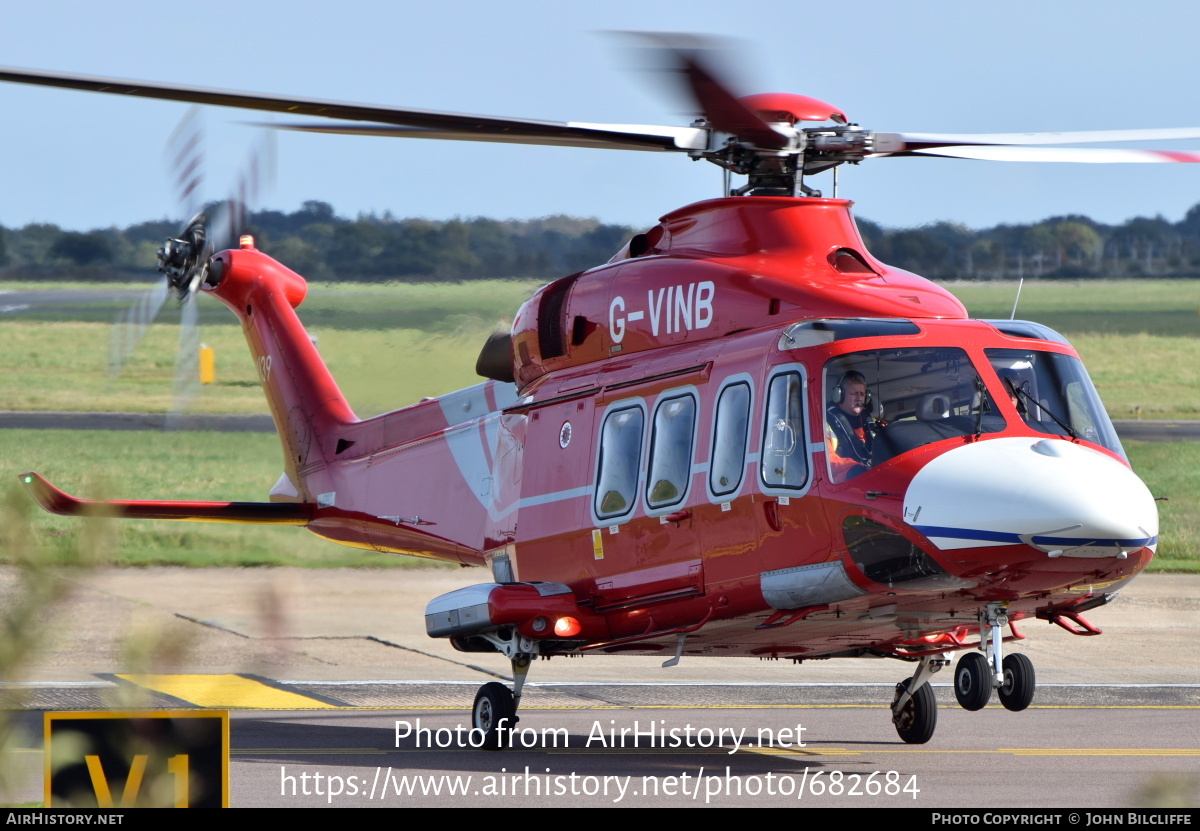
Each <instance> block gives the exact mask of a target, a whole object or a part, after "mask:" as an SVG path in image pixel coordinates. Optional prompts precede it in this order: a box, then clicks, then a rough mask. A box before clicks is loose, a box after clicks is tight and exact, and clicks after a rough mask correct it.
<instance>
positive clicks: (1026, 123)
mask: <svg viewBox="0 0 1200 831" xmlns="http://www.w3.org/2000/svg"><path fill="white" fill-rule="evenodd" d="M338 7H341V8H344V9H346V10H344V11H335V8H338ZM1197 24H1200V7H1197V5H1196V4H1195V3H1194V2H1162V3H1144V4H1139V5H1136V6H1135V5H1130V4H1129V3H1117V2H1113V0H1092V2H1052V1H1048V0H1041V1H1040V2H1022V0H1015V1H1013V0H1010V2H1007V3H1004V4H989V5H986V6H985V5H984V4H981V3H960V4H948V3H882V2H871V0H866V1H865V2H864V1H863V0H860V2H855V3H829V2H820V3H815V2H804V1H803V0H784V1H783V2H773V0H744V1H743V2H741V3H729V2H724V1H722V2H715V1H712V2H710V0H691V2H688V3H665V2H660V3H653V2H649V3H648V2H646V0H638V2H630V1H629V0H606V2H603V3H592V4H579V3H563V2H527V0H526V1H523V0H517V1H516V2H510V3H485V2H465V3H462V2H454V0H446V2H443V3H441V4H439V5H438V6H437V8H433V4H430V3H424V2H422V3H412V2H390V3H384V2H368V1H367V0H364V1H363V2H354V0H350V1H349V2H345V3H342V4H338V6H335V5H334V4H331V3H328V2H322V3H316V2H304V0H291V2H286V3H285V2H278V3H276V2H250V3H247V2H226V1H225V0H206V2H204V3H200V4H192V5H189V4H179V3H175V4H171V3H162V2H122V1H121V0H115V1H114V2H110V3H105V4H98V3H94V2H54V0H49V2H46V3H41V4H33V3H20V4H9V5H8V6H7V7H6V9H5V12H4V16H3V23H2V24H0V25H2V26H3V29H4V38H3V41H4V49H3V52H2V55H0V64H4V65H8V66H17V67H28V68H37V69H48V70H57V71H64V72H80V73H88V74H96V75H109V76H115V77H124V78H134V79H147V80H157V81H165V82H173V83H185V84H196V85H202V86H210V87H219V88H226V89H240V90H248V91H256V92H275V93H292V94H297V95H307V96H313V97H321V98H330V99H339V100H347V101H360V102H367V103H379V104H394V105H398V106H409V107H416V108H426V109H440V110H449V111H457V112H473V113H481V114H489V115H492V114H494V115H509V116H518V117H528V118H543V119H550V120H561V121H596V122H606V121H607V122H619V123H621V122H623V123H644V124H686V123H687V122H688V121H689V120H690V114H689V113H686V112H683V109H684V108H683V105H682V103H681V102H680V101H678V100H676V99H673V98H672V97H671V96H670V95H669V94H667V92H666V91H665V90H664V89H662V88H661V87H659V86H657V85H655V84H654V83H652V82H651V79H649V78H647V77H646V76H645V75H639V74H638V73H636V72H632V71H629V68H628V65H629V63H630V61H629V58H628V56H626V55H623V54H622V53H621V52H620V50H619V49H617V48H615V47H614V44H613V41H612V39H611V38H606V37H605V36H603V35H602V34H599V33H600V32H603V31H611V30H631V29H636V30H659V31H668V30H674V31H695V32H710V33H716V34H721V35H727V36H733V37H736V38H739V39H741V40H742V41H743V42H744V44H745V50H744V61H743V62H742V65H741V67H740V69H741V73H740V74H741V77H742V79H743V81H744V90H743V91H744V92H746V93H750V92H762V91H790V92H801V93H805V94H808V95H813V96H816V97H818V98H822V99H824V100H827V101H829V102H831V103H833V104H835V105H836V106H839V107H841V108H842V109H843V110H844V111H845V112H846V113H847V114H849V116H850V117H851V119H852V120H854V121H857V122H859V123H861V124H862V125H863V126H865V127H867V128H870V129H877V130H897V131H906V130H907V131H943V132H951V131H954V132H1001V131H1004V132H1011V131H1038V130H1097V129H1105V128H1122V127H1168V126H1193V125H1198V124H1200V95H1198V93H1197V77H1198V76H1200V73H1198V72H1197V70H1198V69H1200V57H1198V53H1200V49H1198V46H1197V33H1198V32H1200V26H1198V25H1197ZM0 106H2V107H3V120H2V121H0V124H2V126H0V183H2V186H3V189H2V191H0V192H2V193H3V199H0V224H3V225H5V226H9V227H13V226H20V225H23V224H25V223H27V222H34V221H37V222H55V223H58V224H60V225H63V226H65V227H69V228H79V229H83V228H91V227H98V226H107V225H114V224H115V225H125V224H128V223H131V222H135V221H139V220H143V219H151V218H161V217H168V216H171V217H173V216H175V215H177V214H178V212H179V209H178V208H177V207H176V206H175V205H174V204H173V198H172V196H171V189H170V187H169V186H168V183H167V178H166V175H165V167H164V162H163V153H162V149H163V146H164V144H165V141H166V138H167V136H168V135H169V134H170V132H171V130H172V129H173V127H174V126H175V124H176V123H177V122H178V121H179V119H180V118H181V117H182V116H183V114H184V113H185V112H186V109H187V107H186V105H183V104H173V103H168V102H147V101H138V100H120V99H117V98H115V97H112V96H101V95H95V94H88V93H75V92H67V91H61V90H52V89H45V88H37V87H20V86H15V85H9V84H0ZM262 117H263V116H261V115H257V114H252V113H241V112H239V111H236V110H229V109H219V108H213V109H209V110H208V111H207V113H206V119H207V123H208V128H209V129H208V132H209V138H210V147H211V150H210V157H211V158H210V162H211V164H210V174H209V186H208V196H209V197H210V198H216V197H219V196H221V195H222V194H223V191H224V190H225V188H226V187H227V185H226V184H224V183H225V182H228V181H230V180H231V179H232V176H233V170H234V169H235V168H236V166H237V164H239V163H240V161H241V158H242V157H243V155H244V153H245V148H246V147H247V146H248V145H249V143H250V137H251V135H252V134H251V131H250V129H249V128H247V127H244V126H240V125H239V122H240V121H248V120H255V119H261V118H262ZM1152 146H1164V147H1168V148H1172V149H1190V150H1196V149H1200V143H1198V142H1182V143H1176V144H1168V145H1152ZM278 150H279V162H278V180H277V184H276V186H275V188H274V190H273V191H272V192H271V193H270V194H269V196H268V197H267V198H266V200H265V205H266V206H267V207H276V208H281V209H285V210H292V209H295V208H296V207H298V206H299V204H300V202H301V201H303V200H305V199H320V200H324V201H327V202H330V203H332V204H333V205H334V207H335V209H336V210H337V211H338V213H340V214H342V215H346V216H354V215H356V214H358V213H360V212H369V211H375V212H383V211H391V212H392V213H393V214H395V215H397V216H401V217H403V216H430V217H437V218H445V217H452V216H480V215H482V216H492V217H499V218H505V217H517V218H525V217H534V216H544V215H547V214H554V213H567V214H572V215H577V216H596V217H599V218H600V219H602V220H605V221H611V222H623V223H629V224H633V225H638V226H642V225H648V224H651V223H653V222H654V221H655V219H656V218H657V217H658V216H660V215H661V214H664V213H666V212H667V211H670V210H672V209H674V208H676V207H679V206H680V205H682V204H685V203H687V202H691V201H695V200H698V199H702V198H708V197H710V196H716V195H718V191H719V187H720V172H719V171H718V170H717V168H715V167H713V166H712V165H708V164H704V163H693V162H691V161H689V160H688V159H687V158H686V157H683V156H674V155H667V154H652V153H632V152H617V151H601V150H584V149H570V148H536V147H534V148H527V147H512V146H504V145H483V144H477V143H462V142H416V141H410V142H405V141H402V140H397V139H383V138H358V137H342V136H325V135H298V134H287V133H285V134H281V135H280V136H279V140H278ZM842 171H843V172H842V188H843V190H842V194H841V195H843V196H848V197H850V198H852V199H854V200H855V201H856V202H857V209H856V210H857V213H859V214H860V215H861V216H865V217H868V218H871V219H874V220H876V221H878V222H882V223H884V224H885V225H891V226H909V225H920V224H924V223H927V222H932V221H936V220H942V219H946V220H954V221H959V222H963V223H965V224H967V225H970V226H973V227H979V226H985V225H991V224H995V223H999V222H1024V221H1031V220H1037V219H1041V218H1044V217H1047V216H1051V215H1055V214H1064V213H1085V214H1088V215H1090V216H1092V217H1094V218H1096V219H1098V220H1101V221H1106V222H1119V221H1122V220H1124V219H1127V218H1129V217H1131V216H1135V215H1139V214H1141V215H1154V214H1159V213H1161V214H1163V215H1164V216H1166V217H1167V218H1169V219H1172V220H1175V219H1178V218H1180V217H1181V216H1182V215H1183V214H1184V212H1185V211H1186V210H1187V209H1188V208H1189V207H1191V206H1192V205H1193V204H1195V203H1196V202H1200V165H1057V164H1051V165H1048V164H1011V163H1009V164H1000V163H995V162H974V161H956V160H949V159H891V160H889V159H877V160H873V161H871V160H868V161H867V162H865V163H864V164H862V165H861V166H859V167H856V168H849V167H843V168H842Z"/></svg>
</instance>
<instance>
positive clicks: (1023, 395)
mask: <svg viewBox="0 0 1200 831" xmlns="http://www.w3.org/2000/svg"><path fill="white" fill-rule="evenodd" d="M1004 383H1005V385H1006V386H1007V387H1008V388H1009V390H1010V391H1011V392H1012V394H1013V395H1015V396H1017V398H1019V399H1020V400H1021V401H1024V402H1025V411H1026V412H1027V413H1028V414H1029V415H1031V416H1032V415H1033V411H1032V410H1030V409H1029V406H1030V404H1032V405H1033V406H1034V407H1037V408H1038V409H1039V410H1041V411H1042V412H1043V413H1045V414H1046V415H1048V416H1050V418H1051V420H1052V421H1053V422H1054V423H1055V424H1057V425H1058V426H1059V427H1061V428H1063V429H1064V430H1066V431H1067V434H1068V435H1069V436H1070V437H1071V439H1072V440H1073V441H1079V434H1078V433H1076V432H1075V429H1074V428H1073V427H1071V425H1070V424H1068V423H1067V422H1065V421H1063V420H1062V419H1061V418H1059V417H1058V416H1056V415H1055V414H1054V413H1052V412H1050V410H1048V409H1046V408H1045V407H1043V406H1042V405H1041V404H1039V403H1038V402H1037V401H1034V400H1033V396H1032V395H1030V394H1029V393H1028V392H1026V391H1025V387H1024V385H1021V386H1014V385H1013V382H1012V381H1011V380H1009V379H1008V378H1005V379H1004Z"/></svg>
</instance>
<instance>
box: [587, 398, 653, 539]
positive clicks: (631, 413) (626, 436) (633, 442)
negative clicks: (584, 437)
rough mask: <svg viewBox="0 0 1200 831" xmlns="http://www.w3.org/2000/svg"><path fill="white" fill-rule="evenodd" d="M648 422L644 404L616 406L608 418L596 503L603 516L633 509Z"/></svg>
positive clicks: (602, 448) (621, 514)
mask: <svg viewBox="0 0 1200 831" xmlns="http://www.w3.org/2000/svg"><path fill="white" fill-rule="evenodd" d="M644 423H645V415H644V413H643V412H642V409H641V408H640V407H626V408H624V409H620V410H614V411H613V412H611V413H609V414H608V415H607V416H606V417H605V419H604V427H603V429H602V430H601V431H600V463H599V474H598V476H597V478H596V505H595V507H596V516H598V517H599V518H601V519H614V518H616V517H621V516H625V515H626V514H628V513H629V512H630V511H631V510H632V509H633V500H634V495H635V494H636V493H637V479H638V463H639V462H640V460H641V456H642V428H643V426H644Z"/></svg>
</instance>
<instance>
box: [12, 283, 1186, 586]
mask: <svg viewBox="0 0 1200 831" xmlns="http://www.w3.org/2000/svg"><path fill="white" fill-rule="evenodd" d="M22 287H24V288H30V286H18V285H14V284H4V285H3V289H6V290H11V289H15V288H22ZM60 287H62V286H59V285H56V286H54V288H60ZM73 288H86V287H82V286H76V287H73ZM111 288H112V287H110V286H105V287H104V289H105V290H110V289H111ZM118 288H121V287H118ZM125 288H139V289H140V287H125ZM533 288H534V285H533V284H532V283H519V282H502V281H488V282H480V283H469V284H462V285H392V286H354V285H351V286H346V285H337V286H333V285H321V284H316V285H313V286H312V287H311V289H310V293H309V298H308V300H307V301H306V302H305V304H304V305H303V306H302V307H301V316H302V319H303V320H304V321H305V323H306V325H307V326H308V327H309V330H310V333H311V334H313V335H315V336H316V337H317V339H318V347H319V349H320V351H321V354H322V355H323V357H324V358H325V361H326V363H327V364H328V365H329V367H330V369H331V370H332V371H333V373H334V376H335V377H336V378H337V380H338V382H339V383H340V384H341V386H342V389H343V391H344V393H345V394H346V396H347V398H348V400H349V401H350V403H351V405H352V406H353V407H354V409H355V411H356V413H357V414H358V415H359V416H360V417H366V416H370V415H374V414H377V413H380V412H385V411H387V410H390V409H394V408H396V407H398V406H402V405H404V404H408V403H411V402H413V401H416V400H418V399H420V398H421V397H423V396H426V395H438V394H440V393H443V392H447V391H450V390H453V389H458V388H460V387H463V386H466V385H469V384H472V383H476V382H477V381H478V378H477V377H476V376H475V374H474V363H475V358H476V355H477V353H478V349H479V346H480V345H481V344H482V342H483V340H484V338H485V337H486V336H487V334H488V333H489V332H490V331H492V330H493V329H495V328H496V327H497V326H506V325H507V323H508V322H509V321H510V320H511V317H512V315H513V313H514V312H515V311H516V309H517V307H518V306H519V304H520V303H521V302H522V301H523V300H524V299H525V298H526V297H527V296H528V295H529V293H530V292H531V291H532V290H533ZM948 288H950V290H951V291H953V292H954V293H955V294H956V295H958V296H959V297H960V299H962V300H963V301H964V303H965V304H966V306H967V308H968V310H969V311H970V312H971V314H972V315H973V316H976V317H984V318H986V317H1002V318H1006V317H1008V315H1009V312H1010V311H1011V308H1012V300H1013V297H1014V296H1015V293H1016V284H1015V283H1011V282H1007V283H982V284H980V283H972V284H966V283H964V284H956V285H951V286H948ZM2 299H3V296H2V295H0V301H2ZM125 305H126V300H124V299H121V300H116V299H111V300H103V299H101V300H97V301H96V302H94V303H93V302H80V303H77V304H75V305H73V306H71V307H55V308H47V309H41V310H39V309H32V310H27V311H25V312H21V313H19V314H12V315H5V316H3V317H0V321H2V325H3V327H4V328H3V332H4V335H5V337H3V338H0V409H5V410H42V409H55V410H72V411H88V410H92V411H157V412H163V411H166V410H168V409H169V408H170V407H171V406H172V395H171V382H172V379H173V377H174V371H175V370H174V362H175V353H176V350H177V339H178V326H177V323H176V324H172V323H171V320H170V318H171V315H172V314H173V315H174V317H175V320H176V321H177V320H178V312H175V311H173V310H168V312H167V314H166V315H164V317H165V318H166V321H167V322H166V323H164V324H162V325H158V326H155V327H152V328H151V330H150V332H149V334H148V335H147V337H146V339H145V340H144V341H143V343H142V344H141V346H140V347H139V349H138V351H137V352H136V353H135V355H134V356H133V358H132V359H131V360H130V362H129V363H128V365H127V366H126V368H125V371H124V372H123V373H122V375H121V377H120V378H117V379H110V378H109V377H108V375H107V356H108V343H109V338H110V333H111V328H112V327H111V324H110V323H109V321H111V320H112V318H113V317H114V316H115V314H116V312H117V311H118V310H119V309H122V308H124V307H125ZM200 310H201V322H202V325H203V339H204V340H205V342H206V343H208V344H209V345H210V346H212V347H213V348H214V349H215V350H216V353H217V361H218V383H217V384H215V385H213V386H211V387H207V388H205V389H203V390H202V392H201V393H200V395H199V397H198V398H197V399H195V400H194V401H193V402H192V404H191V405H190V406H189V409H190V410H193V411H198V412H237V413H252V412H266V405H265V402H264V400H263V396H262V392H261V391H260V389H259V385H258V381H257V376H256V373H255V369H254V366H253V363H252V361H251V360H250V356H249V352H248V350H247V349H246V346H245V342H244V339H243V337H242V334H241V330H240V329H239V328H238V327H237V326H236V325H235V322H234V318H233V316H232V315H231V314H230V313H229V312H228V311H227V310H225V309H224V308H222V307H221V306H220V304H218V303H216V302H215V301H213V300H212V299H211V298H202V301H201V307H200ZM1198 312H1200V282H1198V281H1154V280H1136V281H1135V280H1129V281H1120V282H1104V281H1088V282H1079V283H1070V282H1034V281H1029V282H1027V283H1026V284H1025V286H1024V289H1023V290H1022V296H1021V304H1020V307H1019V308H1018V314H1017V316H1018V317H1020V318H1025V319H1033V320H1039V321H1041V322H1044V323H1046V324H1047V325H1050V326H1052V327H1054V328H1056V329H1058V330H1059V331H1061V332H1063V333H1064V334H1066V335H1068V336H1069V337H1070V339H1071V341H1072V343H1073V344H1074V345H1075V346H1076V348H1077V349H1078V350H1079V352H1080V354H1081V355H1082V356H1083V358H1084V361H1085V363H1086V364H1087V366H1088V368H1089V370H1090V372H1091V375H1092V377H1093V380H1094V381H1095V382H1096V385H1097V387H1098V388H1099V390H1100V393H1101V395H1102V397H1103V398H1104V400H1105V403H1106V405H1107V407H1108V410H1109V413H1110V414H1111V415H1112V416H1113V417H1114V418H1132V417H1136V416H1140V417H1143V418H1200V313H1198ZM134 436H136V438H133V437H134ZM1127 449H1128V450H1129V453H1130V457H1131V459H1132V460H1133V463H1134V466H1135V468H1136V469H1137V470H1138V472H1139V473H1140V474H1141V475H1142V476H1143V478H1144V479H1146V481H1147V483H1148V484H1149V485H1150V487H1151V490H1152V491H1153V492H1154V493H1155V495H1156V496H1158V495H1162V496H1167V497H1169V498H1170V501H1169V502H1165V503H1160V506H1161V509H1162V520H1163V532H1162V540H1163V541H1162V546H1161V548H1160V550H1161V552H1162V556H1161V557H1160V558H1159V559H1158V560H1156V567H1158V568H1164V567H1165V568H1172V569H1187V570H1200V503H1198V501H1197V494H1200V474H1198V473H1197V471H1200V445H1193V444H1188V443H1170V444H1137V443H1130V446H1129V447H1128V448H1127ZM0 454H2V455H0V458H2V459H3V463H2V466H3V475H4V479H3V481H13V479H12V477H14V476H15V475H16V474H17V473H20V472H23V471H24V470H27V469H37V470H40V471H42V472H45V473H46V474H47V475H48V476H50V477H51V479H52V480H55V481H59V482H61V483H62V484H63V485H64V486H65V487H67V489H68V490H77V491H81V492H82V491H90V492H91V493H92V494H93V495H95V494H105V495H109V496H112V497H125V498H149V497H155V498H193V499H248V500H259V499H262V498H263V494H264V493H265V492H266V490H267V489H268V488H269V487H270V485H271V484H272V483H274V481H275V479H276V478H277V477H278V475H279V467H278V459H279V447H278V444H277V440H276V439H275V438H274V437H273V436H262V435H223V436H220V437H216V436H211V435H210V436H205V435H204V434H195V435H189V436H179V435H169V434H156V433H138V434H130V433H100V432H97V433H64V432H25V431H0ZM180 471H183V472H185V473H186V476H184V477H183V478H179V476H178V473H179V472H180ZM35 528H36V529H37V534H38V535H39V537H40V539H41V540H42V542H43V543H44V544H45V545H47V546H49V547H50V548H51V549H58V550H64V549H66V548H70V547H72V546H74V545H76V542H77V539H78V537H77V535H78V533H79V525H78V523H72V522H70V521H67V520H59V519H55V518H51V517H42V516H39V517H37V518H36V520H35ZM111 533H113V534H116V535H117V537H116V541H110V543H109V544H110V545H111V546H112V547H111V549H110V550H111V551H114V552H115V551H120V552H121V553H120V555H116V554H113V555H112V556H119V557H120V559H121V561H122V562H128V563H147V564H148V563H157V562H164V561H170V562H178V561H179V558H182V559H184V560H185V561H187V562H194V563H198V564H247V565H248V564H268V563H284V562H289V563H290V562H301V563H310V564H314V565H329V566H333V565H367V564H369V565H390V564H398V563H402V562H406V561H405V560H403V559H402V558H393V557H389V556H387V555H381V554H370V553H366V552H359V551H357V550H354V549H349V548H345V547H341V546H335V545H332V544H330V543H326V542H324V541H321V540H319V539H317V538H316V537H314V536H312V535H311V534H307V533H304V532H300V531H297V530H296V529H272V528H252V527H249V526H245V527H238V526H218V525H193V524H181V523H141V522H136V523H123V524H120V527H119V528H117V529H115V530H113V531H112V532H111ZM164 552H166V553H164ZM164 557H166V558H168V559H167V560H164V559H163V558H164Z"/></svg>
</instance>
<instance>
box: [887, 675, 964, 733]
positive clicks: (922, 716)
mask: <svg viewBox="0 0 1200 831" xmlns="http://www.w3.org/2000/svg"><path fill="white" fill-rule="evenodd" d="M949 664H950V660H949V659H948V658H944V657H942V656H941V655H927V656H925V657H924V658H922V659H921V663H920V665H918V666H917V671H916V672H914V673H913V676H912V678H905V679H904V680H903V681H901V682H900V683H899V684H897V685H896V697H895V698H894V699H893V700H892V724H894V725H896V732H897V733H898V734H899V735H900V738H901V739H903V740H904V741H905V742H906V743H907V744H925V742H927V741H929V740H930V739H931V738H933V731H934V728H936V727H937V699H935V698H934V697H933V688H931V687H930V686H929V679H930V678H931V677H932V676H933V674H934V673H935V672H937V671H939V670H940V669H941V668H942V667H945V666H948V665H949Z"/></svg>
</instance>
